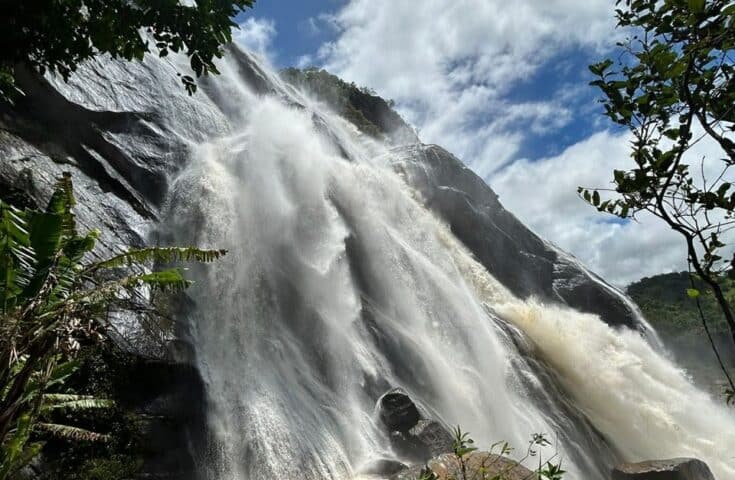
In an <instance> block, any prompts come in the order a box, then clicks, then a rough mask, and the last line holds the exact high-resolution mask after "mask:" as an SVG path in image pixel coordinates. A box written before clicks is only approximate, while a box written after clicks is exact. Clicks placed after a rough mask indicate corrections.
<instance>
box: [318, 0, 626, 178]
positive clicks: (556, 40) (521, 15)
mask: <svg viewBox="0 0 735 480" xmlns="http://www.w3.org/2000/svg"><path fill="white" fill-rule="evenodd" d="M332 19H333V22H334V24H335V25H336V26H337V27H338V28H339V35H338V37H337V39H336V40H335V41H333V42H331V43H328V44H326V45H324V46H323V47H322V49H321V51H320V56H321V58H322V60H323V62H324V63H325V66H326V68H327V69H328V70H330V71H332V72H334V73H336V74H337V75H339V76H342V77H343V78H346V79H348V80H352V81H355V82H357V83H359V84H363V85H369V86H371V87H373V88H375V89H376V90H377V91H378V92H379V93H380V94H382V95H383V96H385V97H386V98H392V99H394V100H396V102H397V103H398V105H399V108H400V109H401V111H402V112H403V113H404V114H405V115H406V116H407V117H408V120H409V121H411V122H412V123H413V124H414V125H416V126H417V127H418V128H419V129H420V131H421V135H422V138H423V139H424V140H425V141H428V142H434V143H440V144H442V145H443V146H445V147H447V148H448V149H449V150H451V151H452V152H453V153H455V154H457V155H459V156H460V157H462V158H463V159H464V160H465V161H466V162H467V163H468V164H469V165H470V166H472V167H473V168H475V169H476V170H477V171H478V172H491V171H493V170H494V169H495V168H497V167H499V166H501V165H502V164H503V163H504V161H506V160H508V159H509V158H510V156H512V154H513V152H516V151H517V150H518V148H519V146H520V143H521V142H522V141H523V139H524V137H525V135H518V134H517V132H518V131H522V129H519V128H518V126H519V125H524V126H525V125H530V126H531V127H530V128H531V130H532V131H533V132H535V133H539V132H540V131H541V130H545V131H548V130H553V129H555V128H559V127H560V126H563V125H564V124H565V122H567V121H568V120H569V118H570V112H569V111H568V110H566V109H565V108H564V106H563V103H562V102H561V100H562V99H561V98H559V99H549V100H548V101H544V102H516V103H510V102H508V101H507V99H506V98H504V95H505V94H507V93H508V91H509V90H511V89H512V88H513V87H514V86H516V85H517V84H519V83H521V82H524V81H527V80H528V79H529V77H530V76H531V75H533V74H534V72H535V71H536V70H537V69H538V67H539V66H541V65H542V64H544V63H545V62H546V61H548V60H549V59H550V58H552V57H553V56H555V55H557V54H558V53H559V52H560V51H562V50H563V49H565V48H569V47H573V46H580V45H583V46H587V47H590V48H601V47H602V46H603V45H609V44H610V37H611V35H612V32H613V31H614V29H613V25H614V22H613V8H612V5H611V2H610V1H608V0H516V1H513V2H508V1H505V0H458V1H455V2H450V3H447V2H445V1H442V0H424V1H422V2H397V1H393V0H352V1H351V2H349V4H347V5H346V6H345V7H344V8H342V9H341V10H340V11H339V12H337V13H336V14H335V15H334V16H333V17H332ZM561 63H562V64H563V62H561ZM561 67H564V65H561ZM567 67H568V66H567ZM503 142H510V144H508V145H505V146H503V147H502V149H501V153H499V154H497V153H495V149H496V148H497V147H498V145H499V144H501V143H503Z"/></svg>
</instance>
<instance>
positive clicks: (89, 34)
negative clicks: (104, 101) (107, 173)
mask: <svg viewBox="0 0 735 480" xmlns="http://www.w3.org/2000/svg"><path fill="white" fill-rule="evenodd" d="M254 3H255V0H196V1H180V0H24V1H20V2H3V6H2V14H3V19H4V27H5V28H3V29H2V30H0V46H1V47H2V48H0V98H5V99H8V98H11V96H12V95H13V93H14V92H15V93H17V91H18V90H17V87H16V84H15V78H16V69H17V68H19V67H20V66H27V67H30V68H32V69H34V70H36V71H38V72H40V73H45V72H47V71H50V72H56V73H58V74H60V75H61V76H62V77H63V78H64V79H65V80H67V79H68V78H69V76H70V75H71V74H72V73H73V72H74V71H75V70H76V68H77V66H78V65H79V64H80V63H81V62H83V61H85V60H88V59H90V58H92V57H95V56H97V55H100V54H109V55H111V56H112V57H113V58H122V59H125V60H142V59H143V57H144V55H145V54H146V53H155V54H158V55H160V56H162V57H165V56H166V55H168V54H169V52H181V53H184V54H186V56H187V57H188V58H189V63H190V66H191V70H192V72H193V73H194V75H196V76H197V77H200V76H202V75H207V74H209V73H215V74H216V73H218V72H217V68H216V67H215V65H214V60H215V58H220V57H221V56H222V54H223V50H222V46H223V45H225V44H227V43H229V42H230V41H231V40H232V33H231V30H232V28H233V27H236V26H237V25H236V24H235V23H234V21H233V17H234V16H235V15H237V14H238V13H239V12H241V11H243V10H245V9H246V8H250V7H252V6H253V4H254ZM180 75H181V80H182V82H183V84H184V86H185V87H186V89H187V90H188V92H189V93H190V94H191V93H193V92H194V91H196V83H195V80H194V78H193V77H192V76H191V75H182V74H180Z"/></svg>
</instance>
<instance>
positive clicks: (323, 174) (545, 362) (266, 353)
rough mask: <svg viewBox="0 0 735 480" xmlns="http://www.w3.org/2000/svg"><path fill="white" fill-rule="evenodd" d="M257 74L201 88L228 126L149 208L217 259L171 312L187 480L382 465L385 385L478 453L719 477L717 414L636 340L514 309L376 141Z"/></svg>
mask: <svg viewBox="0 0 735 480" xmlns="http://www.w3.org/2000/svg"><path fill="white" fill-rule="evenodd" d="M259 68H260V69H261V70H262V72H264V73H263V75H264V77H263V78H264V81H267V82H269V84H270V85H271V87H270V91H269V92H266V93H264V92H262V91H261V92H255V91H253V90H251V87H249V86H248V85H247V84H246V83H245V82H244V81H243V80H242V75H240V74H238V68H237V66H235V65H230V64H225V65H224V66H223V68H221V70H222V72H223V78H222V79H218V81H217V82H218V83H216V84H213V85H211V86H209V89H208V90H207V94H208V95H209V96H210V97H211V98H217V99H223V98H226V99H227V105H228V109H229V111H228V112H226V114H227V116H228V118H229V122H230V125H229V127H230V130H229V132H227V133H226V134H223V135H222V136H221V137H219V138H212V139H210V140H208V141H205V142H198V143H196V144H193V145H192V152H193V153H192V155H191V160H190V161H189V163H188V164H187V165H186V167H185V168H184V169H183V170H182V171H181V172H179V173H178V174H177V175H176V177H175V178H174V179H173V182H172V189H171V195H170V199H169V202H168V207H167V219H168V220H167V223H168V228H169V229H170V231H171V232H172V233H173V235H174V237H175V239H176V241H177V242H178V243H182V242H193V243H197V244H199V245H202V246H216V247H221V248H226V249H228V250H229V254H228V255H227V257H226V258H225V259H224V260H223V261H221V262H218V263H217V264H216V265H213V266H211V267H207V268H201V269H197V270H195V271H194V272H192V274H193V275H194V277H195V279H196V280H197V288H194V289H192V291H191V295H192V300H193V306H192V307H191V309H190V311H189V312H188V313H187V322H188V324H189V328H190V335H191V339H192V342H193V345H194V349H195V353H196V362H197V366H198V368H199V370H200V372H201V374H202V376H203V379H204V381H205V384H206V388H207V392H208V397H209V403H208V422H209V426H210V429H211V435H212V441H211V443H212V445H213V451H212V452H208V453H207V454H206V455H205V456H203V458H202V461H201V470H202V472H201V474H202V477H203V478H204V479H205V480H255V479H266V478H273V479H292V478H303V479H308V480H315V479H347V478H353V477H354V476H355V475H357V472H358V471H359V469H360V467H361V465H363V464H365V463H366V462H368V461H370V460H371V459H373V458H379V457H391V456H393V454H392V452H390V443H389V441H388V438H387V437H386V435H385V433H384V432H382V431H381V429H380V428H378V426H377V425H376V422H375V418H374V408H375V402H376V400H377V398H378V397H379V396H380V395H381V394H382V393H383V392H385V391H386V390H388V389H389V388H391V387H402V388H403V389H405V390H406V391H407V392H408V393H409V394H410V395H411V396H412V397H413V398H414V399H416V400H418V401H420V402H421V403H422V405H424V406H425V408H427V409H429V410H430V411H431V412H432V413H433V414H434V415H435V416H436V418H438V419H439V420H441V421H442V422H443V423H444V424H446V425H461V426H462V427H463V428H464V429H465V430H469V431H470V432H471V434H472V436H473V437H474V438H475V440H476V441H477V443H478V444H479V445H480V446H483V445H490V444H491V443H493V442H495V441H499V440H506V441H508V442H510V443H511V444H512V445H514V446H516V448H518V449H519V450H522V449H524V448H525V445H526V444H527V442H528V439H529V437H530V435H531V434H533V433H536V432H539V433H545V434H547V435H548V436H549V438H550V439H552V440H555V443H556V448H558V450H559V455H560V457H561V458H562V459H563V466H564V468H565V469H566V470H568V471H569V474H568V478H570V479H579V480H582V479H589V480H595V479H597V480H606V479H607V478H608V473H609V469H610V468H611V466H612V465H613V463H614V462H616V461H619V460H623V459H624V460H640V459H644V458H661V457H672V456H688V455H691V456H696V457H699V458H701V459H703V460H705V461H707V462H708V463H709V465H710V466H711V467H712V469H713V471H714V472H715V474H716V475H717V476H718V478H721V479H725V478H735V477H733V476H734V475H735V465H734V463H733V461H732V454H731V452H733V451H735V438H733V436H732V432H734V431H735V421H734V420H733V416H732V414H730V413H728V412H726V411H725V409H724V408H723V407H722V406H720V405H719V404H718V403H717V402H716V401H713V400H712V399H710V398H709V397H707V396H706V395H705V394H704V393H702V392H700V391H698V390H697V389H696V388H695V387H694V386H693V385H692V383H691V382H690V381H689V379H688V378H687V377H686V375H685V373H684V372H682V371H681V370H680V369H678V368H677V366H676V365H674V364H673V363H671V361H670V360H668V359H666V358H665V357H664V356H662V355H661V354H660V353H657V351H656V350H655V349H654V348H652V347H651V346H650V345H649V343H647V341H646V340H645V339H644V338H643V337H642V336H641V335H640V333H639V332H636V331H633V330H627V329H623V330H618V329H615V328H612V327H610V326H608V325H607V324H605V323H604V322H603V321H601V320H600V318H598V317H597V316H595V315H591V314H585V313H580V312H578V311H575V310H573V309H571V308H569V307H566V306H563V305H556V304H551V303H547V304H544V303H543V302H541V301H540V300H536V299H534V298H526V299H521V298H518V297H516V296H515V294H514V293H513V292H511V291H509V289H507V288H506V287H505V286H504V285H503V284H501V283H500V282H499V281H498V280H496V278H494V276H493V275H492V274H491V273H490V272H489V271H488V269H487V268H486V267H485V266H483V265H482V264H481V263H479V262H478V261H477V260H476V259H475V258H474V256H473V254H472V253H471V252H470V251H469V250H468V249H467V248H466V247H465V246H464V245H463V244H462V243H461V242H460V241H459V240H458V239H457V238H456V237H455V235H454V234H453V233H452V230H451V229H450V228H449V227H448V226H447V225H446V224H445V222H444V221H442V220H441V219H440V218H438V217H437V216H436V215H435V214H434V213H433V212H432V211H431V210H430V209H428V208H427V206H426V205H425V202H424V200H423V199H422V197H421V195H419V194H418V193H417V192H416V191H415V190H414V189H412V188H410V187H409V186H408V185H407V184H406V182H405V181H404V178H403V177H402V175H401V174H400V173H398V172H396V170H395V169H394V168H393V167H392V165H391V164H390V161H389V160H388V159H389V158H390V157H391V155H395V153H391V151H390V150H389V147H388V146H386V145H382V144H380V143H379V142H376V141H373V140H370V139H367V138H365V137H364V136H362V135H360V134H359V133H358V132H357V130H356V129H354V128H353V127H351V126H350V125H349V124H347V123H346V122H344V121H343V120H341V119H340V118H338V117H337V116H335V115H334V114H332V113H330V112H329V111H328V110H327V109H325V108H324V107H323V106H321V105H318V104H317V103H315V102H313V101H311V100H309V99H308V98H307V97H306V96H304V95H302V94H301V93H299V92H295V91H293V90H292V89H290V88H289V87H287V86H285V85H283V84H281V83H280V81H279V80H278V79H277V78H276V76H275V75H274V74H272V73H269V70H268V68H267V67H264V66H260V67H259ZM219 103H221V102H219ZM553 453H554V449H553V448H552V449H547V450H546V451H544V452H543V454H544V455H546V456H549V455H551V454H553ZM534 461H535V460H534Z"/></svg>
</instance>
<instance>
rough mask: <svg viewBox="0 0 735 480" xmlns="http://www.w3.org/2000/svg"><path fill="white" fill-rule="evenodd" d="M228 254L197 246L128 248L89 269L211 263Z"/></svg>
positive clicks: (224, 251) (225, 251)
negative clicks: (145, 264)
mask: <svg viewBox="0 0 735 480" xmlns="http://www.w3.org/2000/svg"><path fill="white" fill-rule="evenodd" d="M225 254H227V250H206V249H201V248H195V247H150V248H139V249H133V250H128V251H127V252H125V253H122V254H120V255H116V256H114V257H112V258H110V259H108V260H103V261H101V262H97V263H95V264H93V265H92V266H91V267H90V269H89V270H98V269H101V268H118V267H123V266H132V265H141V264H144V263H146V262H148V261H156V262H164V263H170V262H201V263H209V262H213V261H214V260H217V259H218V258H220V257H222V256H224V255H225Z"/></svg>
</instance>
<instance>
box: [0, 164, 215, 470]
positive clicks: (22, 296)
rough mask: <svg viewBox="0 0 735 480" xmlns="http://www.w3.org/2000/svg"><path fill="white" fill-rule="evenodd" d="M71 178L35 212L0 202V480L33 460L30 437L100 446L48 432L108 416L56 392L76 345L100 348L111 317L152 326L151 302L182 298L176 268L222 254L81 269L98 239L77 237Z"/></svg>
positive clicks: (144, 256) (160, 253) (82, 435)
mask: <svg viewBox="0 0 735 480" xmlns="http://www.w3.org/2000/svg"><path fill="white" fill-rule="evenodd" d="M74 205H75V199H74V194H73V188H72V182H71V177H70V176H68V175H65V176H64V177H63V178H61V179H59V181H58V183H57V185H56V188H55V190H54V192H53V195H52V196H51V199H50V201H49V203H48V206H47V207H46V209H45V210H43V211H40V210H35V209H18V208H16V207H14V206H13V205H10V204H7V203H5V202H2V201H0V386H1V388H0V479H1V480H4V479H6V478H15V476H16V475H17V473H18V472H19V470H20V469H21V468H22V467H23V466H25V465H26V464H28V463H29V462H30V461H31V460H32V459H33V457H35V456H36V455H37V454H38V453H39V451H40V449H41V446H42V444H41V443H40V442H39V441H37V440H39V438H42V436H39V435H40V434H51V435H56V436H59V437H63V438H68V439H73V440H87V441H106V440H107V438H106V437H105V435H104V434H100V433H98V432H93V431H91V430H88V429H85V428H82V427H79V426H72V425H62V424H59V423H54V422H53V413H54V412H55V411H57V410H66V411H72V410H89V409H96V408H110V407H111V406H112V405H111V404H110V403H109V402H106V401H104V400H103V399H98V398H94V397H89V396H84V395H78V394H76V393H69V392H65V391H59V390H57V389H58V388H59V387H60V386H63V385H64V383H65V382H66V381H67V380H68V379H69V378H70V377H71V376H72V375H73V373H74V372H75V371H76V370H77V368H78V367H79V362H78V360H77V356H78V354H79V352H80V350H81V348H82V346H83V345H95V344H100V343H102V342H104V341H105V339H106V338H107V335H108V332H109V330H110V328H111V322H110V319H111V318H112V316H114V315H115V314H120V313H121V312H128V311H132V312H135V313H136V314H137V315H143V316H149V317H156V316H157V311H156V309H155V308H153V307H151V305H150V300H151V296H150V294H151V293H155V292H157V291H172V290H174V291H175V290H181V289H184V288H187V287H188V286H189V285H190V282H189V281H188V280H186V279H185V278H184V276H183V274H182V272H181V270H179V269H177V268H164V269H160V270H155V269H153V270H151V269H150V268H149V267H150V266H151V264H153V263H170V262H173V261H199V262H210V261H213V260H215V259H217V258H219V257H220V256H222V255H223V254H224V253H225V252H224V251H218V250H200V249H196V248H173V247H166V248H158V247H153V248H146V249H139V250H130V251H127V252H125V253H122V254H119V255H116V256H114V257H112V258H109V259H106V260H101V261H91V260H90V256H91V253H92V252H93V250H94V247H95V242H96V239H97V237H98V232H96V231H92V232H88V233H86V234H81V233H79V232H78V230H77V223H76V219H75V216H74V213H73V208H74Z"/></svg>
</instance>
